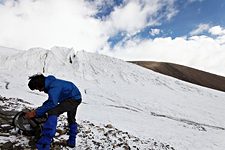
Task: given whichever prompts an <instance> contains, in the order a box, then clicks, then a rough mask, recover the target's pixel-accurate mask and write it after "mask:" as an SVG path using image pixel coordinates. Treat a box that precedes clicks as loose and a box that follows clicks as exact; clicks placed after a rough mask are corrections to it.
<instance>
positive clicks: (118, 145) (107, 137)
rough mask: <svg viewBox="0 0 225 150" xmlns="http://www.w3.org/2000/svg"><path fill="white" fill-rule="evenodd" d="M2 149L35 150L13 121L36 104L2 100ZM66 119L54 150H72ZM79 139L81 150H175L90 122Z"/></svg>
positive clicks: (82, 124)
mask: <svg viewBox="0 0 225 150" xmlns="http://www.w3.org/2000/svg"><path fill="white" fill-rule="evenodd" d="M0 104H1V105H0V136H1V138H0V149H1V150H32V149H34V148H35V143H34V139H33V138H34V137H30V136H29V137H28V136H24V135H23V134H22V132H21V131H19V130H18V129H16V128H14V127H13V126H12V118H13V117H14V115H15V114H16V113H18V112H19V110H21V109H22V108H30V107H32V105H31V104H30V103H28V102H25V101H23V100H22V99H17V98H5V97H0ZM64 120H66V118H65V116H64V115H61V116H60V117H59V123H58V127H57V128H58V131H57V133H56V136H55V138H54V142H53V144H52V149H54V150H61V149H69V148H67V147H65V146H63V145H61V144H60V143H62V142H63V141H65V139H67V138H68V135H66V131H67V123H66V121H64ZM78 124H79V133H78V138H77V148H76V149H78V150H91V149H102V150H113V149H124V150H131V149H132V150H139V149H141V150H174V148H173V147H171V146H170V145H168V144H166V143H161V142H159V141H156V140H154V139H140V138H138V137H135V136H132V135H130V134H129V133H128V132H124V131H121V130H119V129H117V128H115V127H113V125H111V124H107V125H103V124H102V125H101V126H99V125H95V124H93V123H91V122H90V121H87V120H85V121H79V122H78Z"/></svg>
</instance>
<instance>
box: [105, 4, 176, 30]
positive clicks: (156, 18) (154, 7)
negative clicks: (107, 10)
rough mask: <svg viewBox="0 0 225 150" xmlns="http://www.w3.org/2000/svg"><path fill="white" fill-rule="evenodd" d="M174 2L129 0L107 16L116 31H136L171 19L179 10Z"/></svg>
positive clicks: (111, 26) (108, 21)
mask: <svg viewBox="0 0 225 150" xmlns="http://www.w3.org/2000/svg"><path fill="white" fill-rule="evenodd" d="M174 3H175V0H167V1H163V0H153V1H149V0H142V1H138V0H127V1H126V3H125V4H124V5H122V6H119V7H116V8H115V10H114V11H113V12H112V13H111V14H110V16H109V17H108V18H107V23H108V24H109V26H110V28H111V29H112V31H114V33H115V32H118V31H123V32H124V31H125V32H128V33H131V34H132V33H136V32H137V31H139V30H141V29H142V28H144V27H146V26H155V25H159V24H161V22H162V20H170V19H171V18H172V17H173V16H175V15H176V14H177V12H178V11H177V10H176V9H175V7H174ZM162 10H163V11H162Z"/></svg>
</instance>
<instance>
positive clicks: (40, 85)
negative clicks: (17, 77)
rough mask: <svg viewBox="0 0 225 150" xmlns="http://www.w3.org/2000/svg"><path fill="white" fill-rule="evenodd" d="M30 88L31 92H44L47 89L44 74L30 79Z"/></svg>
mask: <svg viewBox="0 0 225 150" xmlns="http://www.w3.org/2000/svg"><path fill="white" fill-rule="evenodd" d="M29 80H30V81H29V83H28V86H29V88H30V89H31V90H39V91H40V92H41V91H44V88H45V76H44V75H43V74H35V75H33V76H31V77H29Z"/></svg>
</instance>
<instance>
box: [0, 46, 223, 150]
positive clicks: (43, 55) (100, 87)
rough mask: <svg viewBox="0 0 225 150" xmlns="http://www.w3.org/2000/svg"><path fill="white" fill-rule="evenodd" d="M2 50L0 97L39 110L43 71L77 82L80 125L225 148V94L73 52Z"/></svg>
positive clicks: (195, 147)
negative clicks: (31, 80)
mask: <svg viewBox="0 0 225 150" xmlns="http://www.w3.org/2000/svg"><path fill="white" fill-rule="evenodd" d="M5 51H7V50H3V48H1V47H0V58H1V60H0V64H1V65H0V95H2V96H6V97H15V98H21V99H23V100H26V101H28V102H30V103H32V104H34V106H39V105H41V104H42V102H43V101H44V100H46V98H47V97H46V96H47V95H46V94H44V93H39V92H37V91H30V90H29V89H28V87H27V82H28V76H30V75H32V74H35V73H38V72H41V73H44V74H45V75H50V74H53V75H55V76H56V77H58V78H61V79H65V80H70V81H73V82H74V83H75V84H76V85H77V86H78V87H79V88H80V90H81V92H82V95H83V103H82V104H81V105H80V107H79V109H78V113H77V121H78V123H79V122H81V121H82V120H89V121H90V122H93V123H94V124H96V125H103V124H112V125H113V126H115V127H116V128H117V129H119V130H122V131H124V132H128V133H129V134H131V135H134V136H136V137H138V138H142V139H149V138H152V139H155V140H158V141H160V142H163V143H168V144H169V145H170V146H173V147H174V148H175V149H178V150H223V149H224V147H225V141H224V139H225V121H224V118H225V109H224V106H225V93H223V92H219V91H215V90H211V89H207V88H204V87H200V86H197V85H193V84H190V83H186V82H183V81H180V80H177V79H174V78H171V77H168V76H164V75H161V74H159V73H156V72H153V71H150V70H148V69H145V68H142V67H140V66H137V65H135V64H131V63H127V62H124V61H122V60H119V59H115V58H111V57H107V56H104V55H99V54H95V53H87V52H85V51H78V52H75V51H74V50H73V49H67V48H61V47H54V48H52V49H51V50H45V49H42V48H33V49H30V50H28V51H16V52H14V51H13V52H10V54H9V53H6V52H5Z"/></svg>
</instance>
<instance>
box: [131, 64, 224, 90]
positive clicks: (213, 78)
mask: <svg viewBox="0 0 225 150" xmlns="http://www.w3.org/2000/svg"><path fill="white" fill-rule="evenodd" d="M129 62H131V63H134V64H137V65H139V66H142V67H145V68H148V69H151V70H153V71H155V72H158V73H161V74H164V75H168V76H171V77H174V78H177V79H180V80H183V81H186V82H190V83H193V84H197V85H200V86H204V87H208V88H212V89H215V90H219V91H223V92H225V77H223V76H219V75H216V74H212V73H209V72H205V71H201V70H198V69H194V68H191V67H187V66H183V65H178V64H173V63H166V62H154V61H129Z"/></svg>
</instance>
